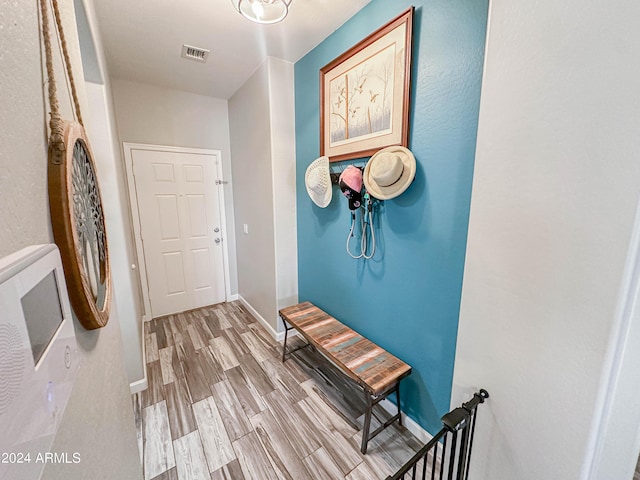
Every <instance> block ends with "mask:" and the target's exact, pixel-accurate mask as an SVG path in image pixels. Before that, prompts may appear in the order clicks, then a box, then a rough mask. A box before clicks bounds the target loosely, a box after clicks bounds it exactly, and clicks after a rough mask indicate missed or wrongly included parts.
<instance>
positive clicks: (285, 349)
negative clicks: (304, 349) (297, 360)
mask: <svg viewBox="0 0 640 480" xmlns="http://www.w3.org/2000/svg"><path fill="white" fill-rule="evenodd" d="M282 324H283V325H284V344H283V345H282V363H284V361H285V358H284V356H285V355H286V354H287V336H288V335H289V330H291V329H290V328H287V322H285V321H284V320H282Z"/></svg>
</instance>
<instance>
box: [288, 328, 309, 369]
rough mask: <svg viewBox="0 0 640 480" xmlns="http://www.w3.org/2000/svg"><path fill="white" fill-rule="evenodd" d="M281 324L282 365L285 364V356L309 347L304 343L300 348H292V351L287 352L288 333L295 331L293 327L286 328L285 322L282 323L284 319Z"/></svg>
mask: <svg viewBox="0 0 640 480" xmlns="http://www.w3.org/2000/svg"><path fill="white" fill-rule="evenodd" d="M282 324H283V325H284V343H283V344H282V363H284V362H285V360H286V359H287V358H286V356H287V355H290V354H292V353H293V352H297V351H298V350H302V349H303V348H307V347H308V346H310V344H309V343H306V344H304V345H302V346H300V347H297V348H294V349H293V350H289V351H288V352H287V338H289V332H290V331H291V330H295V328H294V327H288V326H287V322H285V321H284V319H283V320H282Z"/></svg>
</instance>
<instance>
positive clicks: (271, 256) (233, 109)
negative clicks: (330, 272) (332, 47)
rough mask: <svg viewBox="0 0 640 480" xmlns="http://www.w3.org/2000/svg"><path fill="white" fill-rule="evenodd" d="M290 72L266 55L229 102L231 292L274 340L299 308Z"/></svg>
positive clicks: (292, 106) (283, 65)
mask: <svg viewBox="0 0 640 480" xmlns="http://www.w3.org/2000/svg"><path fill="white" fill-rule="evenodd" d="M293 70H294V69H293V64H292V63H289V62H285V61H283V60H280V59H276V58H272V57H268V58H267V60H266V61H265V62H264V63H263V64H262V65H261V66H260V67H259V68H258V69H257V70H256V72H254V74H253V75H252V76H251V78H249V80H247V82H246V83H245V84H244V85H243V86H242V87H241V88H240V89H239V90H238V91H237V92H236V93H235V94H234V95H233V97H231V99H230V100H229V124H230V128H231V149H232V154H233V179H234V186H233V194H234V199H235V206H236V232H237V237H236V238H237V246H238V251H237V252H238V291H239V294H240V298H241V300H243V301H244V302H245V303H246V304H248V306H249V307H250V309H253V313H254V314H257V315H259V317H261V318H262V319H264V321H265V322H266V323H267V325H268V327H269V328H270V329H271V330H272V334H273V335H276V334H277V333H278V332H279V331H280V330H282V326H281V322H280V321H279V320H278V318H279V317H278V310H279V309H281V308H283V307H285V306H288V305H292V304H295V303H297V302H298V245H297V225H296V185H295V183H296V165H295V124H294V121H295V106H294V83H293ZM244 224H246V225H247V227H248V234H245V233H244V231H243V226H244Z"/></svg>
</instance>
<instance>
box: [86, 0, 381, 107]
mask: <svg viewBox="0 0 640 480" xmlns="http://www.w3.org/2000/svg"><path fill="white" fill-rule="evenodd" d="M370 1H371V0H293V3H292V5H291V8H290V11H289V15H288V16H287V18H285V19H284V21H282V22H281V23H279V24H275V25H258V24H255V23H252V22H250V21H248V20H246V19H245V18H244V17H242V16H241V15H240V14H239V13H237V12H236V11H235V10H234V8H233V6H232V4H231V0H108V1H105V0H100V1H96V2H95V9H96V13H97V16H98V22H99V26H100V33H101V36H102V41H103V44H104V48H105V50H106V56H107V62H108V65H109V72H110V74H111V75H112V76H114V77H117V78H123V79H126V80H132V81H137V82H142V83H150V84H153V85H159V86H162V87H167V88H173V89H177V90H183V91H187V92H193V93H198V94H201V95H208V96H211V97H217V98H224V99H226V98H229V97H231V96H232V95H233V93H234V92H235V91H236V90H238V89H239V88H240V87H241V86H242V85H243V84H244V82H245V81H246V80H247V79H248V78H249V77H250V76H251V74H252V73H253V72H254V71H255V70H256V68H257V67H258V66H259V65H260V64H261V63H262V62H263V61H264V59H265V57H266V56H273V57H278V58H282V59H284V60H288V61H290V62H295V61H296V60H298V59H300V58H301V57H302V56H304V55H305V54H306V53H307V52H309V51H310V50H311V49H312V48H313V47H315V46H316V45H318V44H319V43H320V42H321V41H322V40H324V39H325V38H326V37H327V36H329V35H330V34H331V33H332V32H334V31H335V30H336V29H337V28H338V27H339V26H340V25H342V24H343V23H344V22H345V21H347V20H348V19H349V18H350V17H351V16H352V15H354V14H355V13H356V12H357V11H358V10H360V9H361V8H362V7H363V6H365V5H366V4H367V3H369V2H370ZM183 44H187V45H190V46H194V47H201V48H205V49H208V50H211V53H210V54H209V58H208V60H207V63H204V64H203V63H198V62H194V61H193V60H186V59H183V58H181V56H180V54H181V50H182V45H183Z"/></svg>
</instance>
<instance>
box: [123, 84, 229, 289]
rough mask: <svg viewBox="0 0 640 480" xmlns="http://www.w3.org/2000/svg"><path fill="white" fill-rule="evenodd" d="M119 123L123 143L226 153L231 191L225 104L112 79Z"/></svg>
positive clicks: (225, 174) (224, 168) (225, 170)
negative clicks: (205, 149)
mask: <svg viewBox="0 0 640 480" xmlns="http://www.w3.org/2000/svg"><path fill="white" fill-rule="evenodd" d="M112 85H113V98H114V102H115V110H116V120H117V124H118V133H119V137H120V148H122V143H123V142H131V143H146V144H151V145H168V146H175V147H192V148H207V149H213V150H220V151H221V152H222V174H223V177H224V178H225V180H226V181H229V182H230V183H229V186H231V187H233V179H232V173H231V147H230V144H229V114H228V109H227V101H226V100H220V99H217V98H211V97H205V96H202V95H196V94H193V93H187V92H180V91H178V90H171V89H167V88H162V87H157V86H154V85H146V84H142V83H136V82H130V81H126V80H122V79H118V78H114V79H112ZM224 195H225V204H226V218H227V225H226V231H225V232H223V233H224V234H225V235H226V236H225V241H226V242H227V249H228V251H229V276H230V283H231V285H230V290H231V294H232V295H235V294H236V293H237V292H238V276H237V266H236V246H235V245H236V239H235V227H234V209H235V207H234V204H233V193H232V189H231V188H225V189H224Z"/></svg>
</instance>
